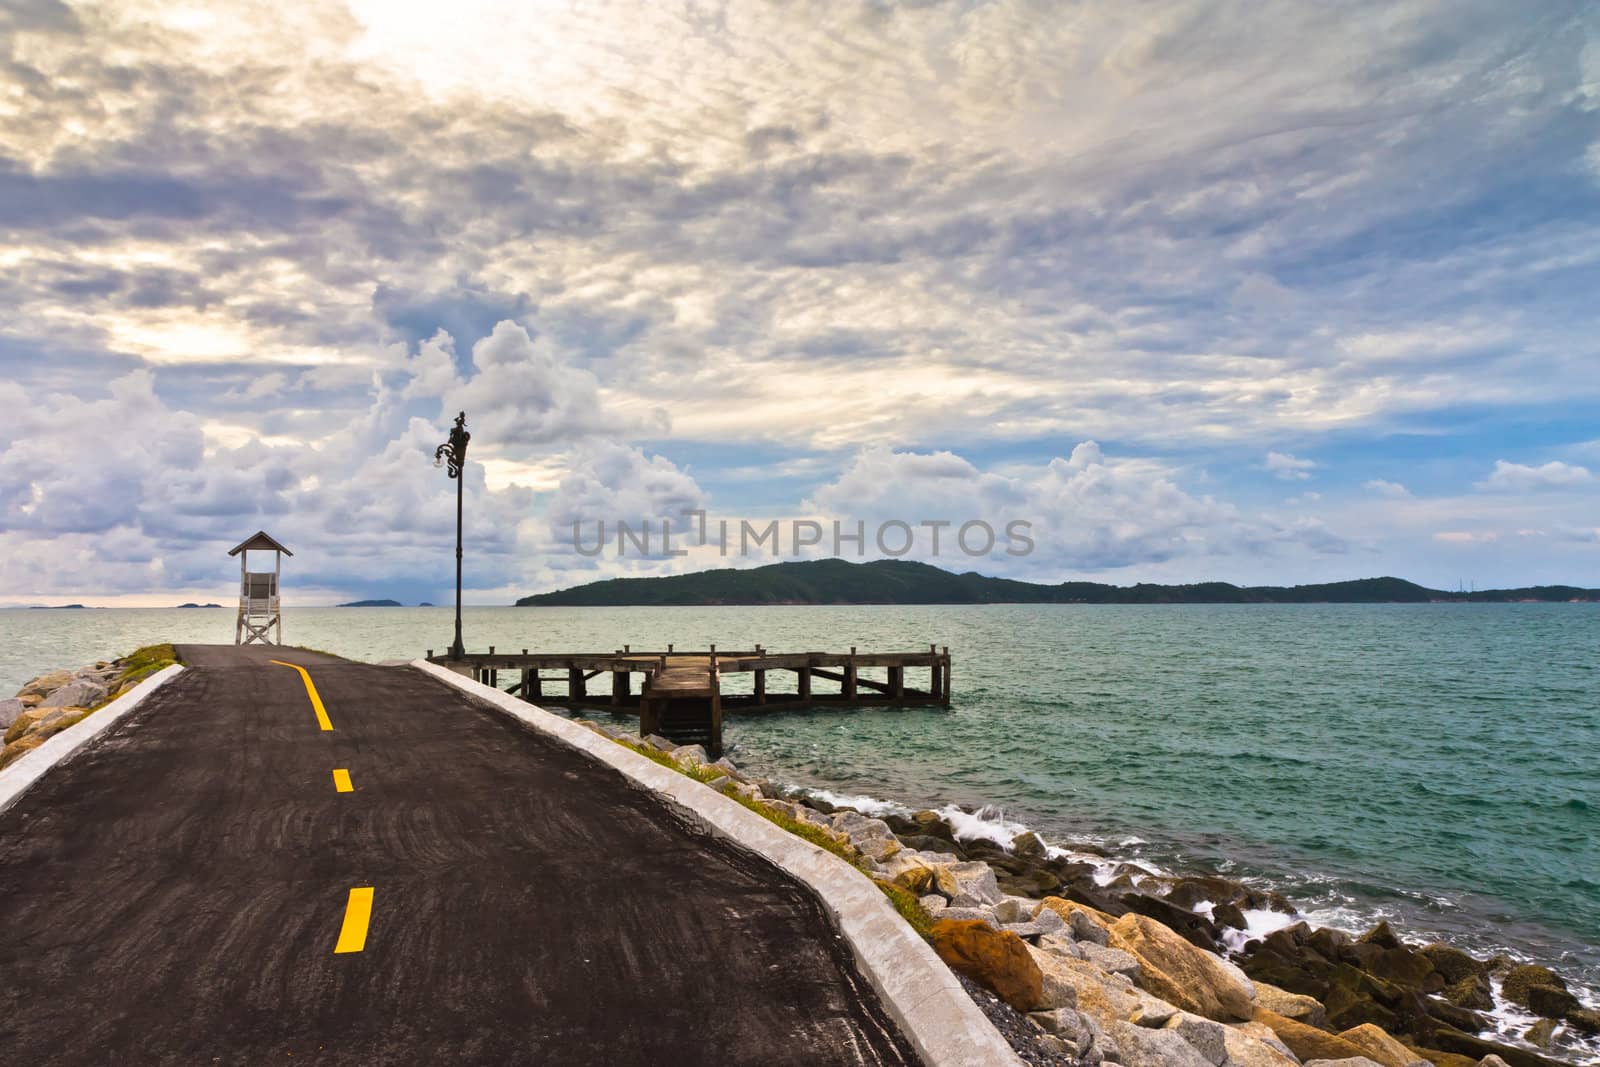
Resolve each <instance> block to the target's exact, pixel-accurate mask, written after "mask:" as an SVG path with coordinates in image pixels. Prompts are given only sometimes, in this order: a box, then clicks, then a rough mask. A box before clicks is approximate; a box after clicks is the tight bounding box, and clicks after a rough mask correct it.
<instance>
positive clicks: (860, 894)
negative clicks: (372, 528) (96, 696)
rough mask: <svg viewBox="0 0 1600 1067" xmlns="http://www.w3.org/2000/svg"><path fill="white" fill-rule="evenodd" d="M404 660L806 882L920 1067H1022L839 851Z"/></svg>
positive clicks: (591, 736) (524, 707)
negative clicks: (597, 763)
mask: <svg viewBox="0 0 1600 1067" xmlns="http://www.w3.org/2000/svg"><path fill="white" fill-rule="evenodd" d="M411 666H413V667H415V668H416V669H417V670H420V671H422V672H424V673H425V674H430V675H432V676H433V677H435V678H438V679H439V680H440V681H442V682H444V683H446V684H447V685H451V686H454V687H455V688H457V689H459V690H461V691H462V692H464V693H467V694H469V695H471V696H474V697H477V698H478V699H479V700H482V701H484V702H486V703H488V704H491V705H493V706H494V707H495V708H496V709H498V710H500V711H502V712H504V713H505V714H507V715H510V716H511V717H512V718H514V719H516V720H517V721H519V722H521V723H523V724H524V725H526V726H528V727H529V728H531V729H533V730H535V731H537V732H538V733H541V734H544V735H545V736H547V737H550V738H552V739H553V740H556V741H558V742H560V743H561V744H563V745H566V746H567V747H569V748H575V749H578V750H579V751H581V752H583V753H585V754H586V755H588V756H590V757H592V758H593V759H596V760H598V761H600V762H601V763H604V764H606V765H608V766H610V767H612V768H614V769H615V770H617V771H618V772H620V773H621V774H623V775H624V776H625V777H627V778H629V779H631V780H632V781H633V782H635V783H636V784H638V785H639V786H641V787H642V788H644V789H648V790H649V791H650V792H652V793H654V794H655V795H656V796H658V797H659V798H661V800H662V801H663V802H664V803H666V804H668V805H670V806H672V807H673V808H674V809H676V810H677V811H678V812H679V813H680V814H682V815H683V816H684V817H685V818H686V819H688V820H689V821H690V822H691V823H694V824H696V825H698V826H700V827H703V828H704V829H706V830H708V831H709V832H711V833H714V834H716V835H717V836H718V837H722V838H725V839H727V840H729V841H732V842H733V843H735V844H737V845H739V846H740V847H742V848H744V849H747V850H748V851H750V852H753V853H755V854H756V855H758V856H761V857H762V858H763V859H765V860H767V861H768V862H769V863H771V864H773V865H774V866H776V867H778V868H779V869H780V870H782V871H784V872H785V873H786V874H788V875H790V876H791V877H793V878H795V879H797V880H798V881H799V882H801V883H802V884H803V885H806V886H808V887H809V888H810V889H811V891H812V892H813V893H815V894H816V895H817V897H818V898H819V899H820V900H821V901H822V905H823V908H824V909H825V910H826V911H827V913H828V914H829V916H831V918H832V919H833V923H834V925H835V926H836V927H837V928H838V930H839V933H840V934H842V935H843V936H844V939H845V941H846V942H847V943H848V944H849V945H850V950H851V952H852V954H853V955H854V956H855V960H856V965H857V966H858V967H859V968H860V969H861V973H862V974H863V975H865V976H866V979H867V981H868V982H869V983H870V984H871V985H872V988H873V990H874V991H875V992H876V993H877V994H878V998H879V999H880V1000H881V1001H882V1003H883V1006H884V1009H885V1010H886V1011H887V1012H888V1013H889V1016H890V1018H892V1019H893V1020H894V1022H895V1024H896V1025H897V1026H898V1027H899V1028H900V1032H901V1033H902V1034H904V1035H905V1038H906V1040H907V1041H909V1042H910V1043H911V1046H912V1047H913V1048H914V1049H915V1050H916V1052H917V1055H919V1056H920V1057H921V1058H922V1062H923V1063H924V1064H926V1067H1012V1065H1014V1067H1022V1060H1021V1059H1019V1058H1018V1057H1017V1054H1016V1053H1015V1052H1013V1051H1012V1049H1011V1046H1010V1045H1009V1044H1008V1043H1007V1042H1006V1040H1005V1038H1003V1037H1001V1036H1000V1032H999V1031H998V1030H996V1029H995V1028H994V1025H993V1024H992V1023H990V1022H989V1020H988V1018H987V1017H986V1016H985V1015H984V1014H983V1012H982V1011H981V1010H979V1008H978V1006H977V1005H976V1004H974V1003H973V1002H972V998H971V997H969V996H967V993H966V990H964V989H962V988H961V984H960V983H959V982H957V981H956V978H955V975H953V974H952V973H951V972H950V969H949V968H948V967H946V966H945V965H944V963H943V962H942V961H941V960H940V959H939V957H938V956H937V955H935V954H934V951H933V949H931V948H929V947H928V944H927V943H926V942H925V941H923V940H922V938H920V937H918V936H917V934H916V932H915V931H913V930H912V929H911V927H910V926H908V925H907V924H906V921H905V920H904V919H902V918H900V916H899V914H898V913H897V912H896V911H895V910H894V907H893V906H892V905H891V904H890V903H889V901H888V900H887V899H886V898H885V897H884V895H883V893H882V892H880V891H879V889H878V887H877V886H875V885H873V884H872V882H871V881H870V880H868V879H867V878H865V877H863V876H862V874H861V872H860V871H858V870H856V869H855V868H854V867H852V866H850V865H849V864H848V863H846V862H844V861H843V860H841V859H840V858H839V857H837V856H835V855H833V854H832V853H830V852H827V851H825V850H823V849H821V848H818V847H817V846H816V845H813V844H812V843H811V842H809V841H806V840H804V839H802V838H798V837H795V836H794V835H793V834H790V833H788V832H787V831H785V830H782V829H780V828H779V827H777V826H775V825H774V824H772V823H770V822H768V821H767V820H766V819H763V818H762V817H761V816H759V815H757V814H756V813H755V812H753V811H751V810H749V809H748V808H746V807H745V806H744V805H742V804H739V803H738V802H736V801H733V800H730V799H729V798H727V797H725V796H723V795H722V794H721V793H718V792H717V791H716V790H714V789H711V788H710V787H708V786H705V785H702V784H701V783H700V782H697V781H695V780H694V779H693V778H690V777H688V776H687V775H683V774H679V773H678V772H677V771H673V770H668V769H667V768H666V767H663V766H661V765H660V764H658V763H655V762H654V761H652V760H648V759H646V758H645V757H643V756H641V755H639V754H638V753H637V752H631V751H629V750H628V749H627V748H624V747H623V746H622V745H619V744H617V743H616V742H615V741H612V740H611V739H610V738H608V737H605V736H603V735H601V734H597V733H595V732H594V731H593V730H590V729H588V728H587V727H584V726H579V725H578V724H577V723H575V722H573V721H572V720H570V719H564V718H562V717H561V716H559V715H552V714H551V713H550V712H548V711H545V710H544V709H543V708H539V707H536V706H534V705H533V704H529V703H527V702H525V701H523V700H520V699H518V698H516V697H513V696H511V695H509V694H507V693H502V692H501V691H500V690H498V689H496V688H494V687H493V686H487V685H482V684H480V683H478V682H474V681H472V680H471V679H470V678H467V677H465V676H463V675H460V674H457V673H455V672H454V671H452V670H449V669H448V668H445V667H441V666H439V665H437V664H434V663H429V662H428V661H427V660H422V659H419V660H413V661H412V663H411ZM52 740H54V739H52ZM44 747H45V746H42V745H41V746H40V750H41V751H42V750H43V748H44ZM26 758H27V757H24V760H25V759H26ZM17 762H18V763H19V764H20V763H22V762H23V760H18V761H17Z"/></svg>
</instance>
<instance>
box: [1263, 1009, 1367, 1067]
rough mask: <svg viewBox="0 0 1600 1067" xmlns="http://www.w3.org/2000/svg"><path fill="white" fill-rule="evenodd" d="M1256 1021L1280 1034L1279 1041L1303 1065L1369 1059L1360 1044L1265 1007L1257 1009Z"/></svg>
mask: <svg viewBox="0 0 1600 1067" xmlns="http://www.w3.org/2000/svg"><path fill="white" fill-rule="evenodd" d="M1255 1021H1256V1022H1259V1023H1265V1024H1266V1025H1267V1026H1269V1027H1271V1028H1272V1032H1273V1033H1275V1034H1277V1035H1278V1040H1280V1041H1282V1042H1283V1043H1284V1044H1285V1045H1288V1046H1289V1050H1290V1051H1291V1052H1293V1053H1294V1054H1295V1055H1296V1056H1298V1057H1300V1059H1301V1060H1302V1061H1303V1062H1310V1061H1311V1060H1346V1059H1351V1058H1353V1057H1361V1058H1365V1057H1366V1055H1367V1053H1366V1050H1365V1049H1363V1048H1362V1047H1361V1046H1360V1045H1357V1044H1354V1043H1352V1042H1350V1041H1346V1040H1345V1039H1344V1038H1342V1037H1339V1036H1338V1035H1337V1034H1330V1033H1328V1032H1327V1031H1326V1030H1318V1029H1317V1028H1316V1027H1314V1026H1307V1025H1306V1024H1305V1023H1301V1022H1296V1021H1295V1020H1293V1019H1290V1018H1286V1017H1285V1016H1282V1015H1279V1014H1278V1013H1277V1012H1273V1011H1267V1010H1266V1009H1265V1008H1258V1009H1256V1014H1255Z"/></svg>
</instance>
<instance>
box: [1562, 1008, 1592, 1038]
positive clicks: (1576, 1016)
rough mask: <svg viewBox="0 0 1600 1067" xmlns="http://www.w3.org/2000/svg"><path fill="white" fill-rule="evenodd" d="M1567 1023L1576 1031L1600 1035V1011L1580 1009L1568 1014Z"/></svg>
mask: <svg viewBox="0 0 1600 1067" xmlns="http://www.w3.org/2000/svg"><path fill="white" fill-rule="evenodd" d="M1567 1022H1569V1023H1571V1024H1572V1026H1573V1028H1574V1029H1577V1030H1582V1031H1583V1032H1584V1033H1586V1034H1600V1011H1595V1010H1594V1009H1593V1008H1578V1009H1577V1010H1576V1011H1569V1012H1567Z"/></svg>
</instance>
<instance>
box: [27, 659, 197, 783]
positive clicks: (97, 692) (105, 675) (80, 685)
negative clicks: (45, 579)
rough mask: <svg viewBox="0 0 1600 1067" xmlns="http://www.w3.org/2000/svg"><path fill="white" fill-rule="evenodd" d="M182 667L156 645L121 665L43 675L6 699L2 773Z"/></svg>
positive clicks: (104, 662) (111, 662)
mask: <svg viewBox="0 0 1600 1067" xmlns="http://www.w3.org/2000/svg"><path fill="white" fill-rule="evenodd" d="M174 662H176V657H175V656H174V654H173V651H172V646H171V645H152V646H147V647H145V648H141V649H139V650H138V651H137V652H134V653H132V654H130V655H127V656H124V657H122V658H121V659H118V660H100V661H99V662H97V663H94V664H91V665H90V666H87V667H79V668H78V669H77V670H59V671H51V672H49V673H47V674H41V675H39V676H38V677H37V678H34V679H33V680H32V681H30V682H28V683H27V684H26V685H24V686H23V687H22V688H21V689H19V690H18V691H17V695H16V696H14V697H11V698H10V699H9V700H0V730H3V731H4V734H3V735H0V736H3V741H4V747H3V748H0V770H4V769H5V768H6V767H8V766H10V765H11V764H12V763H15V762H16V761H17V760H19V759H21V758H22V757H23V756H25V755H27V754H28V753H29V752H32V751H33V750H34V749H36V748H38V747H39V746H40V745H42V744H44V743H45V742H46V741H48V740H49V739H50V738H52V737H54V736H55V735H56V734H58V733H60V732H61V731H63V730H65V729H67V728H68V727H70V726H74V725H76V724H77V723H79V722H81V721H83V720H84V719H85V718H87V717H88V716H90V715H92V714H94V713H95V712H96V711H98V710H100V708H102V707H104V706H105V705H107V704H109V703H111V701H113V700H115V699H116V698H117V697H119V696H121V695H122V694H123V693H125V692H127V691H128V690H129V689H132V688H133V687H134V686H135V685H138V684H139V682H140V681H141V680H142V679H144V678H145V677H146V676H147V675H150V674H152V673H154V672H155V671H158V670H160V669H161V668H162V667H165V666H167V665H168V664H171V663H174Z"/></svg>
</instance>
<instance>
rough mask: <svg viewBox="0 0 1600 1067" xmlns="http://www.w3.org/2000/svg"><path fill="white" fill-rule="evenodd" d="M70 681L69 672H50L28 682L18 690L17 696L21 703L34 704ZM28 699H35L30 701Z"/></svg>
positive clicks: (70, 674)
mask: <svg viewBox="0 0 1600 1067" xmlns="http://www.w3.org/2000/svg"><path fill="white" fill-rule="evenodd" d="M70 681H72V672H71V671H51V672H50V673H49V674H41V675H39V677H37V678H35V679H33V680H32V681H30V682H28V683H27V684H26V685H24V686H23V687H22V688H21V689H18V690H17V696H18V697H20V698H22V702H23V703H25V704H27V703H35V702H37V701H38V700H43V699H44V698H45V697H47V696H49V695H50V694H51V693H53V692H55V691H56V690H57V689H60V688H61V687H62V686H64V685H66V684H67V683H68V682H70ZM29 697H32V698H35V699H34V700H33V701H30V700H29V699H28V698H29Z"/></svg>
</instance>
